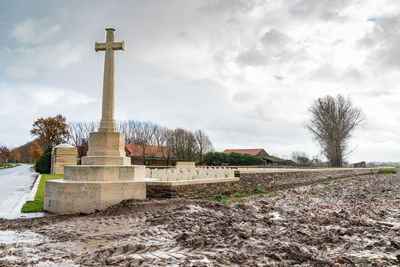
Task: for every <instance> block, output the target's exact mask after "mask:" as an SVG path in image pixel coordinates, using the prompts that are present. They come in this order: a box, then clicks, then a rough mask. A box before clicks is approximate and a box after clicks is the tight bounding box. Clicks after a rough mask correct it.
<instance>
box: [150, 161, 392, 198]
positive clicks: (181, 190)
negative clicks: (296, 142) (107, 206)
mask: <svg viewBox="0 0 400 267" xmlns="http://www.w3.org/2000/svg"><path fill="white" fill-rule="evenodd" d="M383 169H388V168H351V169H350V168H348V169H347V168H341V169H304V170H299V169H295V170H290V169H286V170H279V171H270V170H264V171H263V170H251V171H241V172H240V175H239V176H240V177H232V178H226V179H209V180H208V179H207V180H204V179H202V180H191V181H152V182H147V183H146V187H147V197H148V198H175V197H185V198H206V197H210V196H212V195H215V194H229V193H232V192H235V191H239V190H246V191H248V192H252V191H254V190H255V189H256V188H262V189H264V190H267V191H272V190H277V189H285V188H290V187H293V186H300V185H307V184H313V183H317V182H323V181H327V180H333V179H342V178H347V177H352V176H358V175H365V174H376V173H379V172H380V171H382V170H383Z"/></svg>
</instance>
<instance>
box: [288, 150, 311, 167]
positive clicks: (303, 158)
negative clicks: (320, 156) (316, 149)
mask: <svg viewBox="0 0 400 267" xmlns="http://www.w3.org/2000/svg"><path fill="white" fill-rule="evenodd" d="M292 160H293V161H294V162H296V163H297V164H299V165H301V166H308V165H311V160H310V159H309V157H308V155H307V154H306V153H305V152H300V151H293V152H292Z"/></svg>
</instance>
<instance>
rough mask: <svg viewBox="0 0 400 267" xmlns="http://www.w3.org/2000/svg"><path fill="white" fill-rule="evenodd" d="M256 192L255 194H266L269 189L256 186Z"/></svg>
mask: <svg viewBox="0 0 400 267" xmlns="http://www.w3.org/2000/svg"><path fill="white" fill-rule="evenodd" d="M254 193H255V194H265V193H267V191H266V190H264V189H262V188H256V190H254Z"/></svg>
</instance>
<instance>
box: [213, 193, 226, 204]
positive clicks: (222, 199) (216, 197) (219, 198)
mask: <svg viewBox="0 0 400 267" xmlns="http://www.w3.org/2000/svg"><path fill="white" fill-rule="evenodd" d="M211 199H212V200H216V201H219V202H226V201H227V200H228V197H227V196H224V195H221V194H217V195H213V196H212V197H211Z"/></svg>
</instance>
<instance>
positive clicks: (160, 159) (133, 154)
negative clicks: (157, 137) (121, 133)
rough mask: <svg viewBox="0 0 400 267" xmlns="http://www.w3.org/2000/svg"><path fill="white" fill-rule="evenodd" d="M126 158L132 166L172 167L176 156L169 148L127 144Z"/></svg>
mask: <svg viewBox="0 0 400 267" xmlns="http://www.w3.org/2000/svg"><path fill="white" fill-rule="evenodd" d="M125 152H126V156H127V157H130V158H131V164H132V165H146V166H172V165H173V163H174V161H175V160H174V154H173V152H172V150H171V148H170V147H168V146H142V145H133V144H125Z"/></svg>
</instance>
